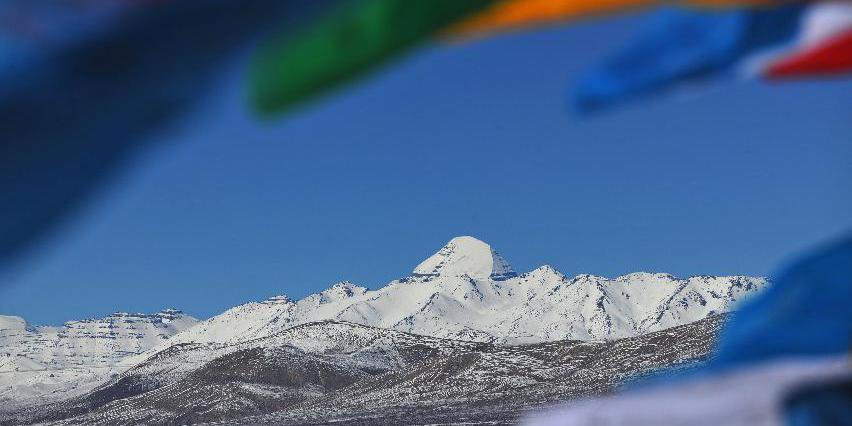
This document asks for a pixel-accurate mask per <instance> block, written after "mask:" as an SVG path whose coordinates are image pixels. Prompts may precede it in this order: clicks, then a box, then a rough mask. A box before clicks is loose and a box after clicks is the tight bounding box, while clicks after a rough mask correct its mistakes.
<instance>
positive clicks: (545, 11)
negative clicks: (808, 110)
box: [448, 0, 787, 38]
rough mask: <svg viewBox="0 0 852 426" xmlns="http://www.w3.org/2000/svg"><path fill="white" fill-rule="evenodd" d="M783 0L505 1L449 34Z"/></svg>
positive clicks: (466, 35)
mask: <svg viewBox="0 0 852 426" xmlns="http://www.w3.org/2000/svg"><path fill="white" fill-rule="evenodd" d="M782 2H787V0H671V1H664V0H503V1H499V2H495V3H494V4H493V5H491V6H489V7H488V8H486V9H485V10H483V11H481V12H479V13H476V14H474V15H472V16H471V17H469V18H467V19H464V20H462V21H460V22H459V23H458V24H456V25H454V26H453V27H452V28H450V29H449V31H448V35H449V36H450V37H454V38H459V37H460V38H469V37H482V36H488V35H492V34H495V33H501V32H505V31H513V30H524V29H530V28H535V27H539V26H543V25H558V24H564V23H565V22H568V21H571V20H575V19H583V18H590V17H596V16H602V15H607V14H614V13H623V12H628V11H633V10H638V9H641V8H646V7H653V6H659V5H661V4H677V5H683V6H688V7H695V8H699V9H712V8H724V7H742V6H747V5H755V6H777V5H778V4H780V3H782Z"/></svg>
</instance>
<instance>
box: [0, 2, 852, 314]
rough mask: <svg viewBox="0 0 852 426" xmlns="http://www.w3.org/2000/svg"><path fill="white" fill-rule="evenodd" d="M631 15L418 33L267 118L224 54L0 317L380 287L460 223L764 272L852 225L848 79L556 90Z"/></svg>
mask: <svg viewBox="0 0 852 426" xmlns="http://www.w3.org/2000/svg"><path fill="white" fill-rule="evenodd" d="M638 22H639V21H638V20H637V19H635V18H622V19H616V20H608V21H602V22H592V23H585V24H582V25H575V26H570V27H565V28H559V29H550V30H544V31H537V32H526V33H519V34H513V35H509V36H504V37H499V38H493V39H488V40H484V41H481V42H477V43H472V44H460V45H445V46H435V47H432V48H429V49H427V50H425V51H422V52H421V53H419V54H417V55H415V56H413V57H409V58H408V59H406V60H405V61H403V62H401V63H400V64H398V65H397V66H395V67H393V68H391V69H390V70H389V71H388V72H385V73H381V74H380V75H378V76H376V77H375V78H371V79H369V80H368V81H367V82H366V83H365V84H361V85H358V86H357V87H355V88H354V89H351V90H348V91H346V92H345V93H344V94H343V95H342V96H336V97H333V98H331V99H328V100H326V101H325V102H322V103H319V104H316V105H312V106H311V107H309V108H306V109H304V110H303V111H301V112H299V113H298V114H296V115H293V116H291V117H289V118H288V119H286V120H282V121H276V122H268V123H264V122H258V121H256V120H255V119H254V118H253V117H252V116H251V114H250V113H249V112H248V111H247V108H246V104H245V102H243V96H244V94H243V90H244V88H243V86H242V85H241V80H240V78H241V77H242V76H241V75H240V72H241V71H242V68H241V66H240V64H234V65H233V66H232V67H231V68H230V69H229V70H228V71H227V72H225V75H224V77H223V84H222V86H221V88H220V89H219V90H218V91H216V92H214V93H211V94H210V98H209V102H207V103H205V104H204V105H203V106H202V107H201V108H200V109H199V110H196V111H194V112H193V113H192V114H191V116H190V117H188V119H187V120H186V121H185V122H184V123H182V125H181V126H179V127H178V128H177V129H173V131H171V132H168V133H167V134H166V135H164V136H163V141H162V143H161V144H160V145H159V146H157V147H156V148H155V149H152V150H150V151H148V152H146V153H145V154H144V155H143V156H142V158H140V161H138V162H137V163H136V164H134V165H132V167H130V168H129V169H127V170H125V172H124V173H122V174H121V175H120V176H119V177H118V179H116V180H115V181H113V182H112V184H111V185H110V186H109V187H108V188H106V190H104V191H102V192H101V193H100V194H99V196H98V197H97V198H96V199H95V200H93V201H92V202H91V203H90V205H88V206H87V208H86V209H84V211H82V212H81V213H80V214H77V215H76V216H75V217H74V218H73V220H72V221H70V222H69V223H68V224H66V226H65V227H64V229H62V230H61V232H59V233H57V234H55V235H54V236H53V238H52V239H51V240H50V241H48V243H47V244H44V245H43V246H42V247H41V248H40V249H39V250H38V251H36V252H35V253H33V254H32V255H30V256H29V257H27V258H26V259H24V261H23V262H21V263H20V264H19V265H17V267H16V268H14V269H13V270H12V271H9V272H7V273H5V274H4V275H3V276H0V280H2V282H0V313H3V314H14V315H21V316H24V317H25V318H27V319H28V320H30V321H31V322H33V323H37V324H49V323H61V322H63V321H67V320H71V319H77V318H85V317H93V316H101V315H105V314H108V313H110V312H113V311H118V310H123V311H156V310H159V309H162V308H165V307H169V306H173V307H177V308H180V309H184V310H186V311H187V312H189V313H191V314H193V315H196V316H198V317H208V316H211V315H215V314H217V313H219V312H221V311H222V310H224V309H227V308H228V307H231V306H234V305H236V304H239V303H244V302H247V301H251V300H258V299H264V298H266V297H269V296H272V295H275V294H287V295H290V296H291V297H302V296H305V295H307V294H309V293H312V292H315V291H318V290H321V289H323V288H325V287H327V286H328V285H330V284H331V283H333V282H334V281H336V280H342V279H349V280H352V281H355V282H357V283H359V284H362V285H366V286H368V287H372V288H375V287H379V286H381V285H383V284H385V283H386V282H388V281H390V280H392V279H395V278H398V277H402V276H405V275H406V274H407V273H408V272H409V271H410V270H411V269H412V268H413V267H414V266H415V265H416V264H417V263H418V262H419V261H420V260H422V259H424V258H425V257H427V256H429V255H430V254H432V253H433V252H434V251H436V250H437V249H439V248H440V247H441V246H442V245H443V244H444V243H445V242H446V241H447V240H449V239H450V238H451V237H453V236H456V235H473V236H476V237H478V238H480V239H483V240H485V241H487V242H489V243H490V244H492V246H494V247H495V248H496V249H497V250H499V251H500V252H501V253H502V254H503V255H504V256H505V257H506V258H507V259H508V260H509V261H510V262H511V263H512V264H513V265H514V266H515V268H516V269H517V270H519V271H524V270H529V269H532V268H535V267H537V266H539V265H541V264H545V263H547V264H551V265H553V266H555V267H556V268H557V269H559V270H561V271H563V272H564V273H566V274H569V275H571V274H577V273H594V274H600V275H607V276H616V275H620V274H624V273H628V272H633V271H638V270H646V271H665V272H671V273H673V274H676V275H681V276H688V275H695V274H753V275H767V274H770V273H771V272H772V271H773V270H774V269H775V268H776V267H777V266H778V265H779V262H781V261H783V260H784V259H787V258H789V256H791V255H793V254H795V253H796V252H798V251H799V250H801V249H803V248H806V247H809V246H811V245H813V244H816V243H819V242H821V241H824V240H825V239H827V238H830V237H831V236H834V235H837V234H839V233H840V232H844V231H848V230H849V229H850V228H852V197H850V196H849V182H852V144H850V142H852V81H850V80H833V81H823V82H801V83H787V84H768V83H765V82H759V81H751V82H742V81H739V82H725V83H721V84H717V85H710V86H703V87H702V88H700V89H699V90H698V91H686V93H688V94H682V95H677V96H669V97H663V98H658V99H652V100H649V101H645V102H641V103H634V104H631V105H629V106H626V107H624V108H620V109H618V110H615V111H612V112H611V113H608V114H603V115H597V116H593V117H586V118H581V117H577V116H574V115H572V114H571V113H570V112H569V111H568V109H567V101H566V99H567V90H568V88H569V87H570V83H571V81H572V80H573V79H575V78H576V77H577V76H578V73H579V72H581V71H582V70H584V69H586V68H587V67H589V66H591V65H593V64H594V63H595V61H596V60H599V59H600V58H601V56H602V55H605V54H606V53H607V52H610V51H612V50H613V49H614V48H617V47H618V46H619V45H620V44H621V43H622V42H623V41H625V40H626V39H627V38H628V37H629V36H630V34H631V32H632V30H634V29H635V28H636V24H637V23H638Z"/></svg>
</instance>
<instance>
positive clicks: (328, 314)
mask: <svg viewBox="0 0 852 426" xmlns="http://www.w3.org/2000/svg"><path fill="white" fill-rule="evenodd" d="M766 284H767V281H766V279H764V278H753V277H745V276H731V277H713V276H695V277H689V278H686V279H680V278H676V277H674V276H672V275H669V274H651V273H644V272H640V273H634V274H629V275H624V276H621V277H617V278H614V279H609V278H605V277H600V276H595V275H578V276H576V277H573V278H568V277H566V276H564V275H563V274H562V273H560V272H559V271H556V270H555V269H553V268H551V267H549V266H542V267H540V268H538V269H535V270H533V271H531V272H528V273H525V274H522V275H517V274H516V273H515V272H514V271H513V270H512V268H511V266H509V263H508V262H507V261H506V260H505V259H503V258H502V257H501V256H500V255H499V254H497V252H496V251H494V250H493V249H492V248H491V247H490V246H489V245H488V244H486V243H484V242H482V241H479V240H477V239H475V238H473V237H457V238H454V239H452V240H451V241H450V242H449V243H447V245H446V246H444V247H443V248H441V249H440V250H439V251H438V252H437V253H436V254H435V255H433V256H431V257H429V258H428V259H426V260H425V261H423V262H422V263H420V264H419V265H418V266H417V267H416V268H415V269H414V271H413V272H412V274H411V276H410V277H407V278H403V279H400V280H395V281H392V282H390V283H389V284H388V285H386V286H385V287H382V288H380V289H378V290H372V291H371V290H367V289H366V288H364V287H361V286H358V285H355V284H352V283H350V282H345V281H344V282H339V283H337V284H334V286H332V287H331V288H329V289H328V290H325V291H323V292H320V293H317V294H313V295H311V296H308V297H306V298H304V299H302V300H298V301H294V300H291V299H289V298H287V297H285V296H277V297H274V298H272V299H269V300H266V301H264V302H259V303H248V304H245V305H240V306H237V307H235V308H232V309H230V310H228V311H226V312H224V313H223V314H221V315H218V316H216V317H213V318H210V319H209V320H206V321H203V322H201V323H200V324H199V325H198V326H196V327H194V328H192V329H190V330H187V331H185V332H183V333H180V334H178V335H177V336H175V337H174V338H172V339H171V340H170V341H169V342H168V345H173V344H177V343H192V342H195V343H237V342H243V341H246V340H251V339H257V338H261V337H266V336H270V335H273V334H276V333H278V332H280V331H282V330H285V329H287V328H289V327H293V326H295V325H298V324H305V323H309V322H314V321H324V320H337V321H348V322H353V323H358V324H364V325H369V326H373V327H380V328H389V329H394V330H398V331H404V332H410V333H415V334H422V335H427V336H433V337H440V338H450V339H458V340H469V341H479V342H495V343H508V344H520V343H536V342H544V341H551V340H561V339H577V340H606V339H615V338H622V337H630V336H636V335H641V334H644V333H648V332H652V331H657V330H662V329H665V328H669V327H673V326H677V325H682V324H686V323H690V322H693V321H697V320H699V319H702V318H705V317H707V316H709V315H712V314H715V313H722V312H728V311H730V310H731V309H732V308H733V307H734V306H735V305H736V304H737V303H738V302H740V301H741V300H742V299H744V298H745V297H747V296H749V295H750V294H753V293H755V292H757V291H758V290H760V289H761V288H763V287H764V286H765V285H766ZM159 349H162V347H161V348H159ZM135 360H137V359H136V357H134V359H131V360H129V361H131V362H135ZM131 365H132V364H131Z"/></svg>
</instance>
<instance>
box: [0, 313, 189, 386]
mask: <svg viewBox="0 0 852 426" xmlns="http://www.w3.org/2000/svg"><path fill="white" fill-rule="evenodd" d="M197 322H198V320H196V319H195V318H193V317H191V316H188V315H185V314H184V313H183V312H181V311H177V310H174V309H166V310H163V311H161V312H158V313H155V314H131V313H125V312H116V313H114V314H112V315H109V316H107V317H104V318H99V319H89V320H83V321H70V322H67V323H65V324H64V325H62V326H59V327H48V326H40V327H33V326H30V325H29V324H27V322H26V321H25V320H24V319H23V318H20V317H14V316H0V401H7V400H8V401H14V402H18V403H21V402H24V401H25V400H27V399H29V398H43V397H49V396H50V394H51V393H54V392H55V393H58V394H60V395H61V396H71V395H73V394H75V393H81V392H86V391H88V390H90V389H91V388H92V387H94V386H96V385H97V384H99V383H101V382H102V381H103V380H104V379H105V378H106V377H109V375H110V374H112V373H114V372H116V368H117V367H116V366H117V364H118V363H119V361H121V360H122V359H124V358H126V357H128V356H130V355H136V354H140V353H143V352H145V351H147V350H149V349H151V348H153V347H155V346H157V345H158V344H160V343H162V342H164V341H166V340H167V339H169V338H170V337H172V336H174V335H175V334H177V333H179V332H181V331H184V330H186V329H188V328H190V327H191V326H193V325H195V324H196V323H197Z"/></svg>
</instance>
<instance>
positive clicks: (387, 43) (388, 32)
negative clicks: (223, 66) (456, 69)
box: [251, 0, 494, 115]
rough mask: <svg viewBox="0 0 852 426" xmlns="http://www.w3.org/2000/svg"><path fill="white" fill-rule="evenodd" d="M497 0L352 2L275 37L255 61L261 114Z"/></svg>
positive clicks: (382, 60)
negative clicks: (305, 25)
mask: <svg viewBox="0 0 852 426" xmlns="http://www.w3.org/2000/svg"><path fill="white" fill-rule="evenodd" d="M491 3H494V0H465V1H458V0H369V1H360V2H350V3H347V4H346V5H345V6H343V7H340V8H339V9H338V10H333V11H331V12H329V13H327V14H325V15H324V16H322V17H321V18H319V19H317V20H316V22H313V23H311V25H309V26H307V27H305V28H304V29H302V30H301V31H298V32H296V33H294V34H286V35H284V36H283V37H280V38H277V39H274V40H272V41H271V42H269V43H267V44H266V46H265V47H264V48H262V49H261V52H260V55H259V57H258V59H257V61H256V62H255V65H254V69H253V73H252V79H251V94H252V99H253V101H254V104H255V107H256V108H257V110H258V111H259V112H260V113H261V114H267V115H268V114H272V113H280V112H284V111H286V110H287V109H289V108H291V107H293V106H296V105H298V104H300V103H303V102H305V101H308V100H311V99H313V98H315V97H316V96H318V95H320V94H322V93H325V92H327V91H329V90H331V89H334V88H336V87H338V86H340V85H342V84H343V83H346V82H349V81H351V80H354V79H356V78H357V77H360V76H363V75H365V74H366V73H368V72H370V71H374V70H375V69H377V68H378V67H380V66H382V65H384V64H386V63H387V62H389V61H391V60H392V59H395V58H397V57H399V56H400V55H402V54H404V53H406V52H408V51H410V50H411V49H412V48H414V47H418V46H420V45H422V44H424V43H425V42H427V41H429V40H431V39H432V38H433V36H434V35H435V34H436V33H438V32H439V31H441V30H443V29H444V28H446V27H447V26H448V25H450V24H452V23H454V22H456V21H457V20H458V19H461V18H462V17H465V16H466V15H469V14H471V13H472V12H475V11H477V10H479V9H481V8H483V7H484V6H487V5H489V4H491Z"/></svg>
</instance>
